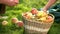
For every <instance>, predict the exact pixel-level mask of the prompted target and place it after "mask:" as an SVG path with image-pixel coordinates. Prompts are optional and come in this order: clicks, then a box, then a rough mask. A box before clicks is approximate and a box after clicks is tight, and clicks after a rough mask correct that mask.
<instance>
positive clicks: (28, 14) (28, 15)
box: [24, 12, 33, 19]
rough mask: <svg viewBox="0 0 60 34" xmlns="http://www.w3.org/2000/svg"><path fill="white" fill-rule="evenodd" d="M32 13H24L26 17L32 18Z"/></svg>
mask: <svg viewBox="0 0 60 34" xmlns="http://www.w3.org/2000/svg"><path fill="white" fill-rule="evenodd" d="M32 16H33V15H32V13H30V12H27V13H24V17H25V18H27V19H30V18H32Z"/></svg>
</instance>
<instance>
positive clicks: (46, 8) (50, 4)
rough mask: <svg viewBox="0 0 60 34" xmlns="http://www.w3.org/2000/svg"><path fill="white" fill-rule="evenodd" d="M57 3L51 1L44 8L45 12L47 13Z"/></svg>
mask: <svg viewBox="0 0 60 34" xmlns="http://www.w3.org/2000/svg"><path fill="white" fill-rule="evenodd" d="M55 2H56V0H49V1H48V3H47V4H46V5H45V6H44V8H43V11H45V12H46V11H47V10H48V9H49V8H50V6H52V5H53V4H54V3H55Z"/></svg>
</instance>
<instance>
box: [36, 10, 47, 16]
mask: <svg viewBox="0 0 60 34" xmlns="http://www.w3.org/2000/svg"><path fill="white" fill-rule="evenodd" d="M47 15H48V14H46V13H45V12H43V11H39V12H38V13H37V14H36V16H37V17H45V16H47Z"/></svg>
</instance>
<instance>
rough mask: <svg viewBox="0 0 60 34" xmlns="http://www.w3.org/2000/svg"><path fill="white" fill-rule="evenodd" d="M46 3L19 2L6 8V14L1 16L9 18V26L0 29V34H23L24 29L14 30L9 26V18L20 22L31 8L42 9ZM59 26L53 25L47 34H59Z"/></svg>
mask: <svg viewBox="0 0 60 34" xmlns="http://www.w3.org/2000/svg"><path fill="white" fill-rule="evenodd" d="M46 3H47V0H20V3H19V4H18V5H17V6H14V7H8V6H7V8H6V13H5V14H2V15H3V16H8V17H9V18H8V19H7V20H8V22H9V24H8V26H6V27H0V34H23V30H24V28H21V29H17V30H16V29H15V27H14V26H13V25H12V24H11V18H12V17H17V18H18V19H19V20H22V13H23V12H27V11H30V10H31V9H32V8H37V9H40V8H43V7H44V5H45V4H46ZM59 26H60V25H59V24H57V23H54V24H53V26H52V27H51V29H50V31H49V32H48V34H59V32H60V30H59V28H60V27H59ZM57 27H58V28H57ZM11 28H13V29H11ZM14 29H15V30H14Z"/></svg>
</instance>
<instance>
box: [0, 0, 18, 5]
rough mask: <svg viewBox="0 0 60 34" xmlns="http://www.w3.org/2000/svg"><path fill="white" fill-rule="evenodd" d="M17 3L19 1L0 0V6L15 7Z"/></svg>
mask: <svg viewBox="0 0 60 34" xmlns="http://www.w3.org/2000/svg"><path fill="white" fill-rule="evenodd" d="M18 3H19V0H0V4H5V5H8V6H15V5H17V4H18Z"/></svg>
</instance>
